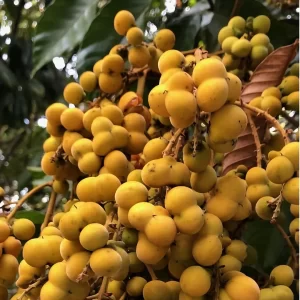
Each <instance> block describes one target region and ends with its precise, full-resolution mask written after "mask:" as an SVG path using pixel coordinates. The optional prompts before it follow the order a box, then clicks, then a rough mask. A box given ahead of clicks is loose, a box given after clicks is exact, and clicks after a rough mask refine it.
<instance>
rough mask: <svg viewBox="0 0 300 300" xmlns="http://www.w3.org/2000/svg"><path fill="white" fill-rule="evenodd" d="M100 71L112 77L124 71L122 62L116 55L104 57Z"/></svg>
mask: <svg viewBox="0 0 300 300" xmlns="http://www.w3.org/2000/svg"><path fill="white" fill-rule="evenodd" d="M101 68H102V69H101V71H102V72H103V73H106V74H109V75H114V74H120V73H121V72H123V71H124V60H123V59H122V57H121V56H120V55H118V54H108V55H106V56H105V57H104V58H103V60H102V63H101Z"/></svg>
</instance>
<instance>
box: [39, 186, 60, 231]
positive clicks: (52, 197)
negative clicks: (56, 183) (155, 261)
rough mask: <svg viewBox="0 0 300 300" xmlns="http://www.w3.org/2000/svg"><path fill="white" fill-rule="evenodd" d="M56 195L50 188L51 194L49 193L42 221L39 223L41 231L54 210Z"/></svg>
mask: <svg viewBox="0 0 300 300" xmlns="http://www.w3.org/2000/svg"><path fill="white" fill-rule="evenodd" d="M56 196H57V194H56V193H55V192H54V190H52V192H51V195H50V199H49V202H48V206H47V211H46V215H45V218H44V222H43V224H42V225H41V231H42V230H43V229H44V228H45V227H46V226H47V225H48V223H49V222H50V220H51V218H52V215H53V212H54V209H55V202H56Z"/></svg>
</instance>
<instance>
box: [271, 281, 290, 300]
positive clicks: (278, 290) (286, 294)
mask: <svg viewBox="0 0 300 300" xmlns="http://www.w3.org/2000/svg"><path fill="white" fill-rule="evenodd" d="M272 291H273V292H274V294H275V295H276V299H282V300H294V299H295V298H294V294H293V292H292V290H291V289H290V288H289V287H287V286H285V285H278V286H274V287H272Z"/></svg>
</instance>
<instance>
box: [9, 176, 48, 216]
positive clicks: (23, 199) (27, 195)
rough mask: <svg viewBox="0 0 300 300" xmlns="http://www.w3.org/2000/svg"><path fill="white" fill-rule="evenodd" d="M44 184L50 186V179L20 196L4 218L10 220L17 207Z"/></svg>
mask: <svg viewBox="0 0 300 300" xmlns="http://www.w3.org/2000/svg"><path fill="white" fill-rule="evenodd" d="M46 186H52V181H49V182H46V183H43V184H40V185H38V186H37V187H35V188H33V189H32V190H31V191H29V192H28V193H27V194H25V195H24V196H23V198H21V199H20V200H19V201H18V202H17V203H16V206H15V207H14V209H13V210H12V211H11V212H10V213H9V215H7V217H6V220H7V221H9V220H11V218H12V217H13V216H14V215H15V213H16V212H17V211H18V209H19V208H20V207H21V206H22V205H23V204H24V202H25V201H26V200H27V199H28V198H29V197H31V196H32V195H33V194H35V193H37V192H39V191H40V190H42V189H43V188H44V187H46Z"/></svg>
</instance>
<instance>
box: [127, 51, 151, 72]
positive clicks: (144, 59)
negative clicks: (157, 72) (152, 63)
mask: <svg viewBox="0 0 300 300" xmlns="http://www.w3.org/2000/svg"><path fill="white" fill-rule="evenodd" d="M150 57H151V56H150V53H149V50H148V49H147V48H146V47H145V46H134V47H131V48H130V49H129V52H128V61H129V62H130V64H131V65H132V66H133V67H134V68H142V67H144V66H145V65H146V64H148V61H149V60H150Z"/></svg>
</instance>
